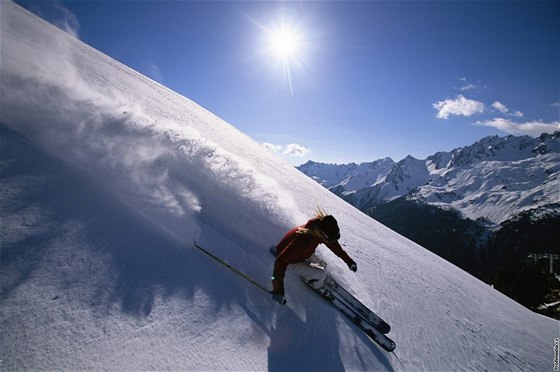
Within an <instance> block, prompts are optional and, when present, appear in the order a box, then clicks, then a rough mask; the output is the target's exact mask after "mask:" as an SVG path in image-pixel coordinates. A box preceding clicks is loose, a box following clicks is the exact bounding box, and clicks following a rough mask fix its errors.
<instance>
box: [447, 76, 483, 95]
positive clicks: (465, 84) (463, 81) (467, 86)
mask: <svg viewBox="0 0 560 372" xmlns="http://www.w3.org/2000/svg"><path fill="white" fill-rule="evenodd" d="M459 81H460V82H461V86H460V87H458V88H457V87H454V88H455V89H457V90H460V91H461V92H465V91H467V90H473V89H481V88H484V87H481V86H480V85H476V84H472V83H470V82H469V81H468V80H467V78H466V77H460V78H459Z"/></svg>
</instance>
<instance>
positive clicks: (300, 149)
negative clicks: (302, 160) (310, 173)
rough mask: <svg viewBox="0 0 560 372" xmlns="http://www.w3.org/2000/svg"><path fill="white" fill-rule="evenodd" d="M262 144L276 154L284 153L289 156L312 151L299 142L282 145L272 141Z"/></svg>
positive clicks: (301, 154) (302, 154)
mask: <svg viewBox="0 0 560 372" xmlns="http://www.w3.org/2000/svg"><path fill="white" fill-rule="evenodd" d="M261 146H262V147H264V148H266V149H267V150H269V151H272V152H274V153H276V154H282V155H288V156H305V155H307V154H309V153H310V152H311V150H310V149H308V148H307V147H304V146H302V145H298V144H297V143H291V144H289V145H286V146H282V145H275V144H272V143H268V142H265V143H262V144H261Z"/></svg>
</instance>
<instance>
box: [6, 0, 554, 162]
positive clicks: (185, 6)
mask: <svg viewBox="0 0 560 372" xmlns="http://www.w3.org/2000/svg"><path fill="white" fill-rule="evenodd" d="M17 2H18V3H19V4H21V5H23V6H24V7H26V8H28V9H29V10H32V11H34V12H35V13H37V14H39V15H40V16H41V17H43V18H45V19H46V20H48V21H50V22H51V23H54V24H56V25H58V26H59V27H61V28H64V29H66V30H67V31H68V32H71V33H73V34H74V35H75V36H77V37H78V38H79V39H81V40H82V41H84V42H85V43H87V44H89V45H91V46H92V47H94V48H96V49H98V50H100V51H101V52H103V53H105V54H108V55H109V56H111V57H113V58H115V59H117V60H118V61H120V62H122V63H124V64H126V65H128V66H130V67H132V68H134V69H135V70H137V71H139V72H141V73H142V74H144V75H147V76H149V77H150V78H152V79H154V80H157V81H159V82H160V83H162V84H163V85H165V86H167V87H169V88H171V89H172V90H174V91H176V92H178V93H180V94H182V95H184V96H185V97H187V98H189V99H191V100H193V101H194V102H196V103H198V104H200V105H201V106H203V107H205V108H206V109H208V110H210V111H211V112H213V113H214V114H216V115H218V116H219V117H221V118H222V119H224V120H226V121H227V122H229V123H231V124H232V125H234V126H235V127H237V128H238V129H240V130H241V131H243V132H245V133H246V134H248V135H249V136H251V137H252V138H254V139H255V140H257V141H258V142H260V143H263V144H266V146H267V147H269V148H270V149H271V151H276V152H277V153H278V155H279V156H281V157H283V158H284V159H286V160H287V161H289V162H290V163H292V164H294V165H298V164H301V163H304V162H306V161H307V160H310V159H311V160H314V161H320V162H328V163H348V162H364V161H373V160H376V159H379V158H384V157H387V156H389V157H391V158H393V160H395V161H398V160H401V159H402V158H404V157H405V156H407V155H412V156H414V157H416V158H419V159H423V158H426V157H427V156H429V155H431V154H433V153H435V152H437V151H449V150H451V149H453V148H456V147H462V146H466V145H470V144H472V143H473V142H475V141H477V140H478V139H480V138H482V137H485V136H487V135H500V136H503V135H508V134H515V135H521V134H529V135H533V136H535V135H537V134H538V133H541V132H552V131H554V130H558V129H559V128H560V119H559V112H560V98H559V89H560V88H559V87H560V42H559V35H560V21H559V20H560V2H558V1H556V2H540V1H530V2H511V1H503V2H502V1H499V2H497V1H496V2H494V1H491V2H484V1H474V2H468V1H433V2H432V1H430V2H428V1H426V2H424V1H417V2H400V1H399V2H397V1H396V2H379V1H360V2H323V1H317V2H235V1H231V2H211V1H205V2H190V1H159V2H158V1H41V2H36V1H17ZM279 29H284V30H289V33H290V34H291V35H292V38H293V40H291V44H293V48H291V53H286V54H284V55H283V57H279V56H278V50H275V49H274V45H276V44H275V43H274V36H275V35H276V36H277V30H279Z"/></svg>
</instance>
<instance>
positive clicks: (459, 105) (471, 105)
mask: <svg viewBox="0 0 560 372" xmlns="http://www.w3.org/2000/svg"><path fill="white" fill-rule="evenodd" d="M433 106H434V108H435V109H436V110H438V113H437V115H436V117H437V118H438V119H448V118H449V116H450V115H455V116H473V115H475V114H480V113H482V112H484V110H485V106H484V103H482V102H478V101H475V100H472V99H468V98H465V97H464V96H463V95H458V96H457V98H455V99H446V100H444V101H439V102H437V103H434V104H433Z"/></svg>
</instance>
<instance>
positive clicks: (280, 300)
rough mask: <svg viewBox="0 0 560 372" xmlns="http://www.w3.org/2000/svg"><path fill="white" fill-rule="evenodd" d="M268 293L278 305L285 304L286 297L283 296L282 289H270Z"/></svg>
mask: <svg viewBox="0 0 560 372" xmlns="http://www.w3.org/2000/svg"><path fill="white" fill-rule="evenodd" d="M270 294H271V295H272V299H273V300H274V301H276V302H278V303H279V304H280V305H286V302H288V301H286V297H284V290H281V291H276V292H274V291H272V292H270Z"/></svg>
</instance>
